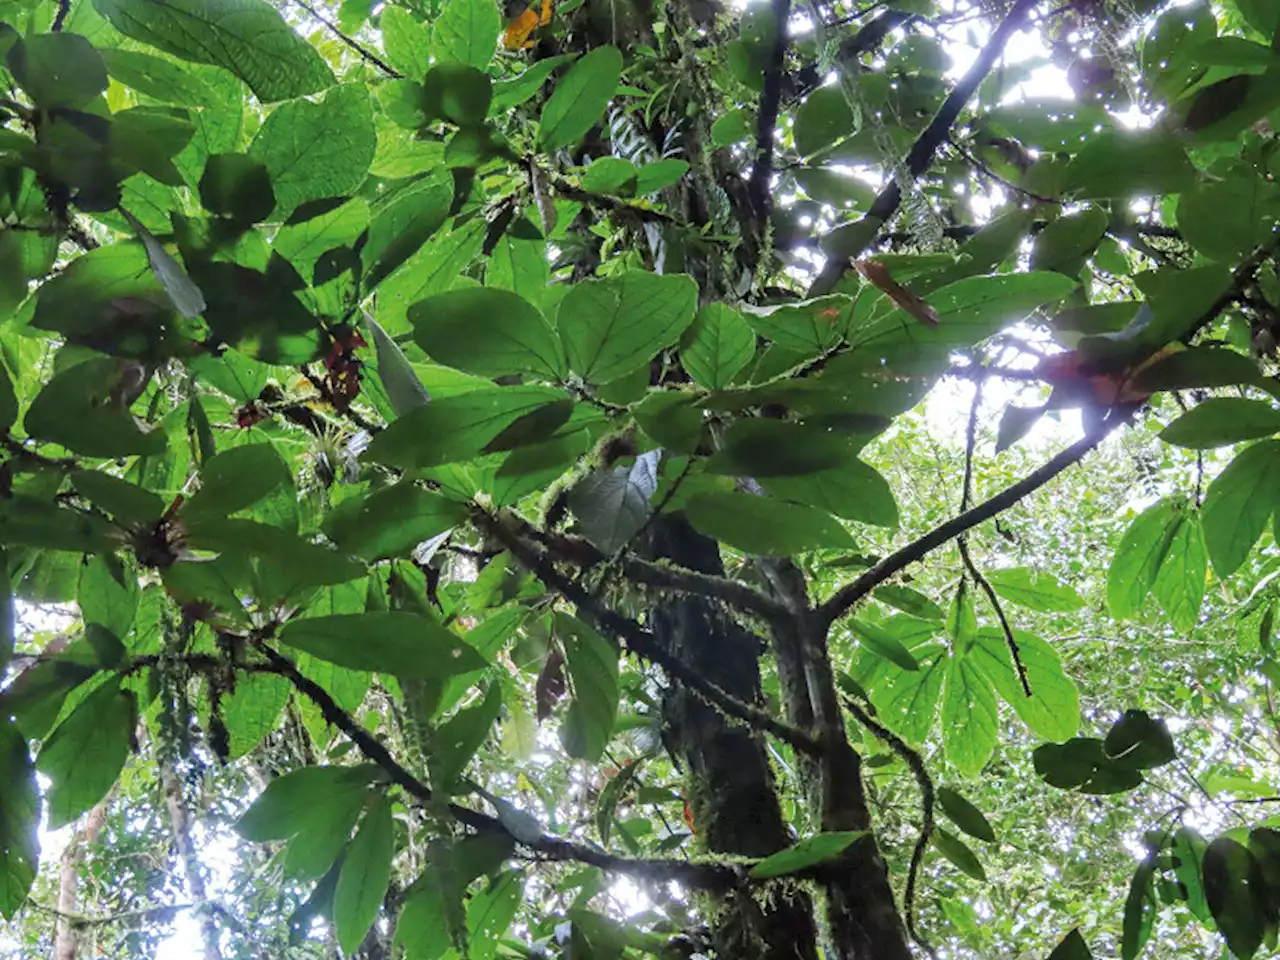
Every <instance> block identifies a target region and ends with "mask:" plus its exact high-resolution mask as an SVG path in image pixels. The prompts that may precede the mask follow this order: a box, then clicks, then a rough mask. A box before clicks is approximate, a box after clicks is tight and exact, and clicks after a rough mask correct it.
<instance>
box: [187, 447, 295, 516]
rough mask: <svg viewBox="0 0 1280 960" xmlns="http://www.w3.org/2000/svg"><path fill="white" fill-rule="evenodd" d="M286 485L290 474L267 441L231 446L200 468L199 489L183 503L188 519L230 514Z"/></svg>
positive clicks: (290, 482) (251, 504)
mask: <svg viewBox="0 0 1280 960" xmlns="http://www.w3.org/2000/svg"><path fill="white" fill-rule="evenodd" d="M282 486H284V487H288V488H289V492H290V495H292V490H293V475H292V474H291V473H290V472H289V468H288V467H287V466H285V463H284V461H283V460H281V459H280V454H278V453H276V450H275V447H273V446H272V445H271V444H269V443H254V444H246V445H245V446H242V447H232V448H230V449H229V450H224V451H222V452H221V453H219V454H218V455H217V456H214V457H212V458H210V459H209V460H208V461H207V462H206V463H205V465H204V467H203V468H202V469H201V470H200V488H199V489H198V490H196V492H195V493H194V494H192V495H191V496H190V497H189V498H188V499H187V501H186V503H184V504H183V506H182V516H183V518H184V519H185V520H186V521H188V522H195V521H205V520H211V519H213V518H216V517H229V516H231V515H233V514H236V513H240V512H241V511H243V510H247V509H248V508H249V507H251V506H253V505H254V504H255V503H257V502H258V501H260V500H262V499H263V498H265V497H266V496H267V495H268V494H270V493H272V492H273V491H275V490H277V489H279V488H280V487H282Z"/></svg>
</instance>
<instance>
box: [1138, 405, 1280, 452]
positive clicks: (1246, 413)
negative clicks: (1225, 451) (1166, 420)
mask: <svg viewBox="0 0 1280 960" xmlns="http://www.w3.org/2000/svg"><path fill="white" fill-rule="evenodd" d="M1275 433H1280V410H1277V409H1276V408H1275V407H1273V406H1272V405H1271V404H1269V403H1265V402H1263V401H1261V400H1246V399H1244V398H1243V397H1211V398H1210V399H1208V400H1206V401H1204V402H1203V403H1198V404H1196V405H1195V406H1194V407H1192V408H1191V409H1190V410H1189V411H1187V412H1186V413H1184V414H1183V415H1182V416H1180V417H1179V418H1178V419H1177V420H1175V421H1173V423H1171V424H1169V426H1167V427H1165V428H1164V430H1163V431H1161V433H1160V439H1161V440H1163V441H1164V442H1165V443H1172V444H1175V445H1176V446H1179V447H1189V448H1190V449H1192V450H1209V449H1212V448H1213V447H1225V446H1227V445H1228V444H1232V443H1239V442H1241V441H1242V440H1257V439H1260V438H1262V437H1269V436H1271V435H1272V434H1275Z"/></svg>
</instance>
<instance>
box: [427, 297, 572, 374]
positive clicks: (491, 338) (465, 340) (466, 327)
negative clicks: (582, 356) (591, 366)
mask: <svg viewBox="0 0 1280 960" xmlns="http://www.w3.org/2000/svg"><path fill="white" fill-rule="evenodd" d="M577 289H578V288H575V290H574V292H576V290H577ZM572 297H573V293H570V294H569V295H568V296H567V297H566V298H565V300H566V301H568V300H569V299H571V298H572ZM409 319H410V321H412V322H413V325H414V339H415V340H416V341H417V343H418V345H419V346H420V347H422V349H423V350H425V351H426V352H427V354H428V355H429V356H430V357H431V358H432V359H433V360H435V361H436V362H437V363H442V364H444V365H445V366H449V367H454V368H456V369H458V370H465V371H466V372H467V373H474V374H477V375H479V376H483V377H500V376H505V375H507V374H511V373H532V374H536V375H538V376H542V377H546V378H548V379H552V380H556V379H560V378H561V377H563V376H564V374H565V372H566V371H565V361H564V355H563V352H562V350H561V348H560V344H559V342H558V340H557V338H556V335H555V333H554V332H553V331H552V329H551V327H550V325H549V324H548V323H547V321H546V320H544V319H543V317H542V313H541V311H539V310H538V308H537V307H535V306H534V305H533V304H531V303H529V301H527V300H525V299H524V298H523V297H520V296H518V295H516V294H514V293H511V292H509V291H507V290H497V289H494V288H492V287H469V288H463V289H461V290H450V291H449V292H448V293H441V294H437V295H436V296H434V297H431V298H429V299H427V300H423V301H422V302H421V303H415V304H414V305H413V306H411V307H410V308H409Z"/></svg>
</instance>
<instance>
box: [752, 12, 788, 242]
mask: <svg viewBox="0 0 1280 960" xmlns="http://www.w3.org/2000/svg"><path fill="white" fill-rule="evenodd" d="M770 6H771V7H772V9H773V24H774V38H773V49H772V50H771V51H770V52H769V62H768V64H767V65H766V66H765V69H764V88H763V90H762V91H761V93H760V112H759V115H758V117H757V119H756V160H755V163H754V164H753V165H752V168H751V179H750V180H749V181H748V182H747V195H748V196H750V198H751V205H752V207H754V208H755V210H754V212H755V218H756V229H757V231H758V236H759V237H761V238H763V237H764V235H765V232H766V230H767V229H768V224H769V214H770V211H771V210H772V209H773V196H772V193H771V187H772V183H771V182H770V181H772V180H773V137H774V128H775V127H777V125H778V104H779V103H780V102H781V100H782V73H783V65H784V63H785V61H786V58H787V24H788V22H789V21H790V20H791V0H772V2H771V4H770Z"/></svg>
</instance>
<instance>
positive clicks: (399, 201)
mask: <svg viewBox="0 0 1280 960" xmlns="http://www.w3.org/2000/svg"><path fill="white" fill-rule="evenodd" d="M452 203H453V178H452V177H450V176H447V175H444V172H443V171H441V172H440V174H438V175H435V176H431V177H427V178H426V179H425V180H422V181H419V182H418V183H414V184H411V185H409V186H407V187H404V188H402V189H400V190H398V191H397V192H396V193H394V194H393V195H392V198H391V201H390V202H389V203H388V204H387V205H386V206H384V207H382V209H381V210H379V211H378V215H377V216H376V217H375V218H374V220H373V223H372V224H371V225H370V227H369V238H368V241H367V242H366V243H365V246H364V249H363V250H362V251H361V252H360V255H361V257H362V259H363V261H364V263H365V265H366V267H367V270H366V274H365V278H364V282H365V285H366V288H372V287H375V286H377V285H378V284H379V283H381V282H382V281H383V279H385V278H386V277H387V276H389V275H390V274H391V273H392V272H394V271H395V270H396V269H397V268H398V267H399V266H400V265H401V264H403V263H404V262H405V261H406V260H407V259H408V258H409V257H411V256H413V255H414V254H415V253H417V252H418V250H419V249H421V247H422V245H423V244H424V243H426V242H427V240H429V239H430V238H431V237H432V236H433V235H435V233H436V232H437V231H438V230H439V229H440V228H441V227H442V226H444V223H445V221H446V220H447V219H448V217H449V207H450V206H451V205H452Z"/></svg>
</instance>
